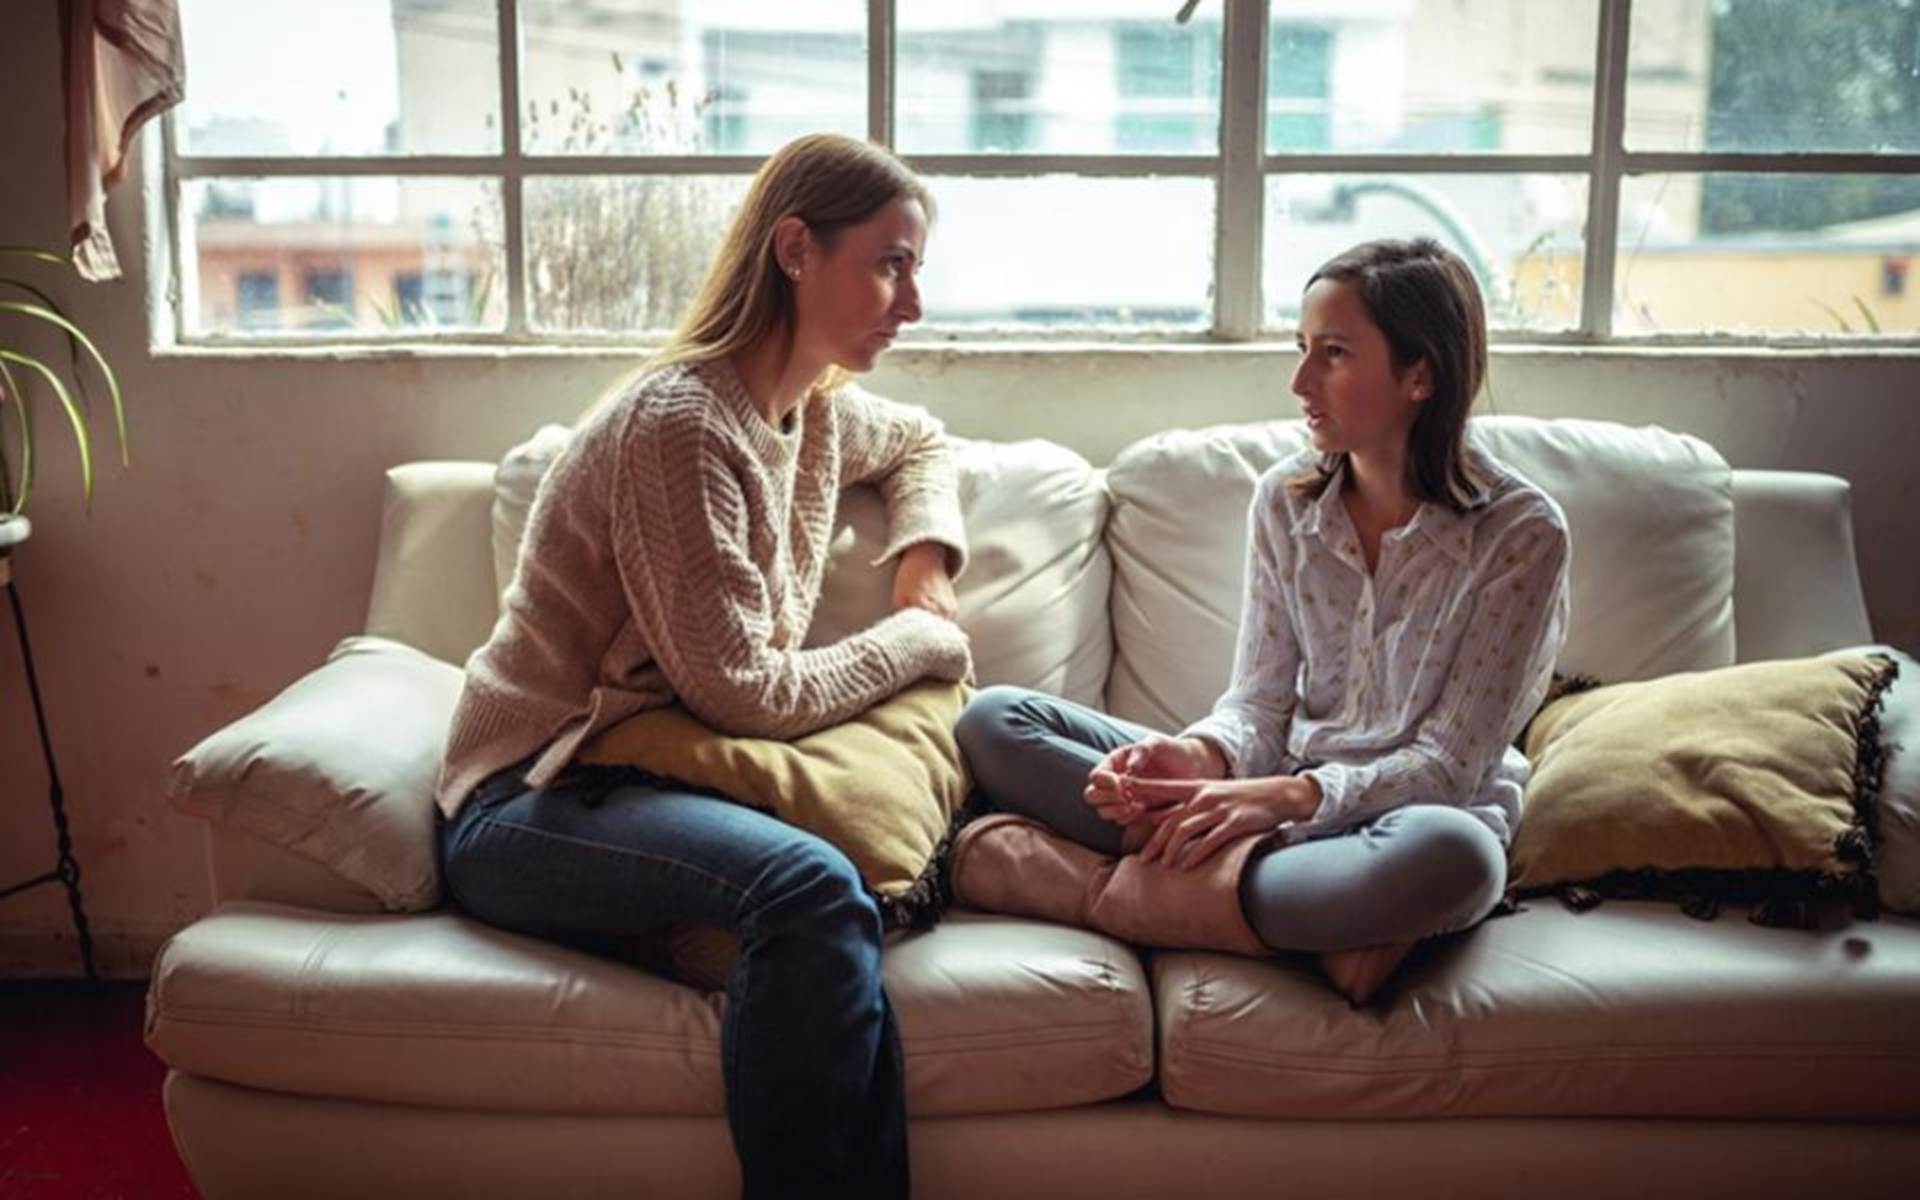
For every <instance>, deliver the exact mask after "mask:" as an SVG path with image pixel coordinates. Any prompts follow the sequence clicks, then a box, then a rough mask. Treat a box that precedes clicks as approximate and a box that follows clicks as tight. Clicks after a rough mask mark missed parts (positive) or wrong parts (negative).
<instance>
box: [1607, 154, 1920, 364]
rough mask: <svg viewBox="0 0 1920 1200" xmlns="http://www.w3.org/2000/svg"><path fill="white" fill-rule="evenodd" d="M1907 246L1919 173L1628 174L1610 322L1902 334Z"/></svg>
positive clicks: (1632, 326)
mask: <svg viewBox="0 0 1920 1200" xmlns="http://www.w3.org/2000/svg"><path fill="white" fill-rule="evenodd" d="M1864 214H1874V215H1864ZM1916 254H1920V176H1913V175H1734V174H1726V175H1705V176H1702V175H1646V176H1638V177H1632V178H1628V179H1626V180H1624V181H1623V183H1622V186H1621V191H1620V259H1619V264H1618V266H1617V267H1616V268H1615V281H1616V285H1617V289H1618V290H1617V293H1616V296H1617V299H1616V303H1615V305H1614V329H1615V331H1616V332H1619V333H1674V332H1686V333H1694V332H1700V331H1711V330H1728V331H1745V332H1766V333H1806V334H1863V333H1864V334H1871V333H1900V334H1909V335H1910V334H1912V333H1913V332H1915V331H1916V330H1920V297H1917V296H1916V291H1917V290H1920V281H1915V282H1909V280H1908V272H1909V268H1910V266H1911V265H1912V263H1913V259H1914V257H1915V255H1916Z"/></svg>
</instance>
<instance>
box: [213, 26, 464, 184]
mask: <svg viewBox="0 0 1920 1200" xmlns="http://www.w3.org/2000/svg"><path fill="white" fill-rule="evenodd" d="M497 15H498V7H497V5H496V4H495V3H494V0H335V2H334V3H329V4H313V3H310V2H309V0H184V4H183V6H182V10H181V14H180V26H181V34H182V36H183V38H184V39H185V42H186V54H187V77H188V79H189V80H191V83H190V84H189V85H188V87H187V97H186V100H185V102H184V103H183V104H182V105H181V109H180V121H179V126H178V127H179V129H180V149H181V151H182V152H183V153H187V154H209V155H243V156H248V157H265V156H279V155H291V156H296V157H303V158H305V157H323V156H327V155H367V154H491V153H498V152H499V150H500V66H499V63H500V59H499V48H498V44H499V36H498V34H497V32H496V19H497Z"/></svg>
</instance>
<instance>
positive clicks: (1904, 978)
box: [148, 418, 1920, 1200]
mask: <svg viewBox="0 0 1920 1200" xmlns="http://www.w3.org/2000/svg"><path fill="white" fill-rule="evenodd" d="M1476 436H1478V437H1481V438H1483V439H1484V440H1485V442H1486V444H1487V445H1488V447H1489V448H1490V449H1492V450H1493V451H1494V452H1495V453H1496V454H1499V455H1501V456H1502V457H1504V458H1506V459H1507V460H1508V461H1509V462H1512V463H1513V464H1515V465H1516V466H1517V467H1519V468H1520V469H1521V470H1522V471H1523V472H1524V473H1526V474H1528V475H1529V476H1530V477H1532V478H1534V479H1535V480H1536V481H1538V482H1539V483H1541V484H1542V486H1544V487H1546V488H1547V489H1548V490H1549V491H1550V492H1552V493H1554V494H1555V495H1556V496H1557V497H1558V498H1559V499H1560V500H1561V502H1562V504H1563V505H1564V506H1565V508H1566V509H1567V512H1568V514H1569V517H1570V520H1571V522H1572V526H1573V536H1574V545H1575V567H1574V593H1575V594H1574V607H1573V611H1574V618H1573V633H1572V638H1571V640H1570V642H1569V644H1568V646H1567V650H1566V654H1565V656H1564V657H1563V660H1562V664H1561V665H1562V667H1563V669H1566V670H1570V671H1581V672H1586V673H1591V674H1594V675H1598V676H1600V677H1602V678H1605V679H1608V680H1619V679H1627V678H1638V677H1647V676H1652V675H1657V674H1661V673H1664V672H1667V671H1673V670H1681V669H1689V668H1696V667H1706V666H1714V665H1724V664H1726V663H1730V662H1732V661H1735V660H1736V659H1737V660H1743V661H1744V660H1752V659H1759V658H1768V657H1780V656H1789V655H1797V654H1803V653H1811V652H1816V651H1822V650H1826V649H1830V648H1834V647H1838V646H1843V645H1849V644H1854V643H1860V642H1864V641H1866V640H1868V635H1869V631H1868V628H1867V622H1866V615H1865V610H1864V606H1863V603H1862V600H1861V594H1860V589H1859V584H1858V580H1857V576H1856V572H1855V566H1854V558H1853V546H1852V540H1851V537H1852V535H1851V532H1850V525H1849V520H1848V508H1847V496H1848V493H1847V486H1846V484H1845V483H1844V482H1842V481H1841V480H1838V479H1834V478H1830V477H1824V476H1812V475H1802V474H1785V473H1772V472H1758V471H1732V470H1729V469H1728V467H1727V466H1726V464H1725V463H1724V462H1723V461H1722V460H1721V459H1720V458H1719V456H1718V455H1717V454H1716V453H1715V452H1714V451H1713V450H1712V449H1711V448H1709V447H1708V446H1706V445H1705V444H1704V443H1702V442H1699V441H1696V440H1693V439H1691V438H1684V437H1678V436H1675V435H1671V434H1667V433H1664V432H1661V431H1657V430H1629V429H1625V428H1622V427H1619V426H1611V425H1604V424H1599V423H1590V422H1573V421H1556V422H1537V421H1529V420H1525V419H1518V418H1506V419H1502V418H1495V419H1490V420H1486V421H1483V422H1480V423H1479V424H1478V431H1477V433H1476ZM1299 438H1300V431H1299V429H1298V427H1297V425H1295V424H1292V423H1275V424H1269V425H1257V426H1240V427H1232V428H1222V429H1214V430H1204V431H1190V432H1177V433H1168V434H1163V435H1160V436H1157V437H1154V438H1151V439H1148V440H1147V441H1145V442H1142V443H1140V444H1138V445H1136V446H1134V447H1132V448H1130V449H1129V450H1127V451H1126V452H1125V453H1123V454H1121V455H1119V456H1117V458H1116V459H1115V461H1114V462H1113V463H1112V464H1111V466H1110V467H1109V468H1107V469H1105V470H1095V469H1093V468H1091V467H1089V466H1088V465H1087V464H1086V463H1085V462H1084V461H1082V460H1081V459H1079V458H1078V457H1077V456H1076V455H1073V454H1071V453H1070V452H1067V451H1064V450H1062V449H1060V448H1058V447H1053V446H1049V445H1046V444H1043V443H1031V442H1029V443H1018V444H1011V445H993V444H987V443H965V444H963V446H962V451H961V459H962V468H963V476H964V500H965V503H966V506H967V516H968V524H969V529H970V533H971V537H972V538H973V542H974V560H973V566H972V568H971V569H970V571H969V573H968V575H967V576H966V578H965V579H964V580H963V581H962V583H963V586H962V588H961V592H962V595H961V602H962V619H963V621H964V622H965V624H966V625H967V626H968V628H969V629H970V631H971V632H972V635H973V638H974V641H975V645H976V649H977V657H978V667H979V673H980V676H981V679H982V681H983V682H987V683H993V682H1016V683H1023V684H1028V685H1032V686H1038V687H1044V688H1049V689H1051V690H1053V691H1056V692H1061V693H1064V694H1067V695H1070V696H1074V697H1076V698H1079V699H1083V700H1088V701H1092V702H1096V703H1099V702H1102V701H1104V702H1105V703H1106V704H1107V705H1108V706H1109V707H1110V708H1111V709H1113V710H1115V711H1117V712H1119V713H1121V714H1122V715H1125V716H1128V717H1132V718H1136V719H1139V720H1143V721H1147V722H1149V723H1152V724H1155V725H1159V726H1162V727H1168V726H1174V725H1177V724H1179V723H1180V722H1183V721H1185V720H1186V719H1188V718H1190V717H1192V716H1193V715H1195V714H1196V713H1198V712H1200V711H1202V710H1203V709H1204V708H1205V707H1206V706H1207V705H1208V704H1209V703H1210V701H1211V700H1212V698H1213V695H1214V693H1215V691H1216V690H1217V689H1218V687H1219V686H1220V684H1221V682H1222V680H1223V679H1224V677H1225V673H1226V670H1227V666H1228V663H1229V661H1230V658H1231V638H1232V634H1233V627H1234V621H1235V615H1236V609H1237V606H1238V602H1239V579H1240V574H1241V561H1240V553H1241V551H1240V547H1241V544H1242V536H1243V529H1244V513H1245V505H1246V503H1247V498H1248V496H1249V495H1250V490H1251V487H1252V483H1253V480H1254V478H1255V477H1256V476H1257V474H1258V473H1259V471H1260V470H1261V469H1263V468H1264V467H1265V466H1266V465H1267V464H1269V463H1271V462H1273V461H1274V460H1275V459H1276V458H1278V457H1279V456H1281V455H1282V454H1284V453H1286V452H1288V451H1289V450H1290V449H1291V448H1293V447H1295V446H1298V445H1299V444H1300V441H1299ZM525 465H526V464H525V463H524V462H521V463H520V468H522V471H521V473H522V474H523V475H525V474H527V472H526V471H525V470H524V468H525ZM510 466H511V464H510ZM536 467H537V463H536ZM512 474H513V471H512V470H508V471H505V472H503V475H507V476H510V475H512ZM534 474H535V475H537V470H536V471H535V472H534ZM494 476H495V470H494V466H493V465H492V464H483V463H419V464H412V465H408V466H404V467H399V468H396V469H395V470H393V471H392V472H390V474H389V477H388V481H387V489H388V491H387V501H386V511H385V518H384V521H385V523H384V528H383V531H382V545H381V552H380V559H379V563H378V567H377V572H376V578H375V583H374V586H373V595H372V602H371V608H370V612H369V616H368V621H367V634H368V635H370V636H371V637H372V638H386V639H393V640H396V641H399V642H404V643H407V644H410V645H412V646H414V647H417V648H419V649H421V650H424V651H426V652H427V653H429V654H431V655H433V656H435V657H437V658H439V659H443V660H445V661H446V662H449V663H457V662H459V661H461V659H462V658H463V657H464V656H465V654H466V653H467V652H468V651H469V650H470V649H472V648H473V647H474V646H475V645H476V644H477V643H479V642H480V641H481V640H482V638H483V637H484V636H485V635H486V632H487V630H488V628H489V627H490V625H491V623H492V620H493V616H494V603H495V602H494V597H495V596H496V595H497V587H498V585H499V582H500V580H499V578H498V575H499V572H500V571H501V569H502V566H501V565H500V564H501V563H510V562H511V545H510V538H511V531H512V528H513V522H514V520H515V513H514V508H515V505H516V504H520V503H524V499H525V487H526V484H525V482H524V480H523V482H522V485H521V486H520V490H519V492H518V494H517V498H516V496H514V495H503V496H501V497H498V498H496V497H495V495H494ZM510 490H511V489H510ZM846 517H847V526H846V528H845V530H844V533H843V536H842V538H841V539H840V541H839V543H837V545H836V563H837V564H838V565H836V567H835V570H834V574H833V579H832V582H831V583H830V585H829V594H828V596H827V600H826V603H825V605H824V607H823V612H822V616H821V624H820V628H819V629H818V630H816V633H817V634H818V635H819V636H823V637H824V636H831V635H832V634H833V633H834V631H836V630H838V629H841V628H845V627H847V626H850V625H853V624H858V623H859V622H861V621H863V620H865V619H867V618H868V617H870V616H871V615H872V614H873V613H874V612H875V611H877V609H878V606H880V605H883V604H884V603H885V588H884V580H883V578H882V577H880V576H878V575H876V574H875V573H873V572H871V571H867V570H864V569H862V568H861V567H860V566H859V565H858V564H859V563H860V562H862V561H864V559H865V557H867V555H866V553H865V550H866V549H867V548H870V547H871V546H872V545H873V544H874V539H875V538H876V536H877V532H878V528H879V518H878V512H877V509H876V508H875V506H874V502H873V500H872V498H871V497H856V498H854V499H852V500H851V501H850V503H849V505H848V506H847V509H846ZM497 538H505V539H508V544H506V545H504V546H502V547H496V546H495V541H496V539H497ZM496 549H498V550H499V551H500V553H499V554H498V555H496V553H495V551H496ZM496 558H498V559H499V562H498V563H497V562H496ZM420 803H422V804H424V803H425V799H424V797H423V798H421V801H420ZM423 811H424V810H423ZM209 839H210V847H211V861H212V870H213V876H214V886H215V890H216V893H217V896H218V899H219V905H218V907H217V908H216V910H215V911H214V912H213V913H211V914H210V915H209V916H207V917H205V918H204V919H202V920H201V921H199V922H197V923H196V924H194V925H193V926H191V927H190V928H188V929H186V930H184V931H183V932H181V933H180V934H179V935H178V936H177V937H176V938H174V939H173V941H172V942H171V943H170V944H169V945H168V946H167V948H166V949H165V951H164V953H163V954H162V955H161V957H160V959H159V961H158V963H157V966H156V968H155V971H154V976H153V983H152V989H151V995H150V1001H149V1008H150V1016H149V1025H148V1038H149V1041H150V1044H151V1045H152V1047H153V1049H154V1050H155V1052H156V1053H158V1054H159V1055H160V1056H161V1057H162V1058H164V1059H165V1060H166V1062H167V1063H168V1065H169V1066H170V1068H171V1073H170V1075H169V1077H168V1081H167V1085H166V1107H167V1113H168V1119H169V1121H170V1122H171V1124H172V1128H173V1130H174V1135H175V1138H176V1139H177V1141H178V1143H179V1146H180V1149H181V1151H182V1153H183V1155H184V1157H185V1158H186V1161H187V1163H188V1164H189V1166H190V1167H191V1169H192V1172H193V1175H194V1178H195V1180H196V1181H197V1182H198V1184H199V1186H200V1187H201V1189H202V1190H203V1191H204V1192H205V1194H206V1195H208V1196H209V1197H212V1198H214V1200H225V1198H228V1197H249V1196H260V1197H301V1196H313V1197H342V1196H409V1197H427V1196H448V1197H461V1198H463V1200H475V1198H479V1197H491V1196H542V1197H544V1196H554V1197H589V1196H671V1197H707V1196H725V1195H729V1194H732V1192H733V1191H734V1189H735V1188H736V1186H737V1183H736V1174H735V1168H734V1164H733V1159H732V1156H731V1153H730V1150H729V1146H728V1141H727V1134H726V1129H725V1125H724V1122H723V1119H722V1115H721V1113H722V1100H721V1086H720V1078H719V1059H718V1047H717V1038H718V1032H719V1010H718V1006H719V1004H720V1000H719V998H718V997H716V996H710V995H702V994H698V993H696V992H694V991H691V990H689V989H687V988H685V987H682V986H679V985H677V984H675V983H672V982H668V981H667V980H664V979H661V978H657V977H654V976H651V975H649V974H647V973H645V972H643V971H641V970H639V969H636V968H633V967H629V966H625V965H621V964H619V963H616V962H612V961H605V960H600V959H595V958H592V957H588V956H585V955H582V954H579V953H575V952H572V951H569V950H564V949H559V948H556V947H554V946H551V945H547V944H543V943H541V942H537V941H533V940H529V939H527V938H522V937H517V936H513V935H509V934H506V933H501V932H498V931H495V930H493V929H490V928H487V927H486V926H483V925H480V924H477V923H475V922H473V921H470V920H467V919H465V918H463V917H461V916H458V915H455V914H454V913H451V912H448V911H444V910H429V911H424V912H418V913H392V912H386V911H382V909H383V903H382V900H381V899H380V898H378V897H376V895H375V894H374V893H372V892H370V891H369V890H367V889H366V888H365V887H362V886H359V885H357V884H355V883H354V882H352V881H351V880H349V879H347V878H344V877H343V876H342V875H341V874H339V873H338V872H336V871H334V870H331V869H329V868H327V867H324V866H322V865H319V864H317V863H316V862H314V861H311V860H310V859H309V858H307V857H303V856H301V855H300V854H296V853H291V852H289V851H288V850H286V849H283V848H279V847H275V846H271V845H269V844H267V843H266V842H264V841H262V840H260V839H259V838H256V837H253V836H250V835H249V834H247V833H246V832H243V831H241V830H240V829H238V828H236V827H235V826H233V825H232V824H216V825H212V826H210V827H209ZM388 906H391V897H389V898H388ZM886 975H887V986H888V990H889V992H890V994H891V996H892V998H893V1001H894V1004H895V1005H896V1007H897V1009H898V1012H899V1017H900V1024H901V1028H902V1032H903V1036H904V1039H905V1045H906V1052H907V1062H908V1103H909V1106H910V1110H911V1113H912V1116H913V1132H912V1138H913V1177H914V1181H915V1195H917V1196H923V1197H994V1196H1049V1197H1088V1198H1093V1197H1100V1198H1102V1200H1114V1198H1116V1197H1133V1196H1176V1195H1180V1196H1195V1197H1199V1196H1205V1197H1208V1198H1209V1200H1212V1198H1224V1197H1234V1196H1273V1195H1312V1196H1322V1195H1341V1196H1344V1195H1370V1194H1396V1195H1398V1194H1415V1195H1421V1196H1440V1195H1474V1196H1487V1195H1526V1196H1530V1197H1533V1196H1542V1195H1547V1196H1554V1197H1567V1196H1581V1195H1594V1196H1602V1195H1605V1196H1613V1195H1625V1194H1659V1195H1676V1196H1677V1195H1687V1196H1696V1195H1743V1196H1746V1195H1751V1196H1774V1195H1789V1194H1802V1195H1805V1194H1814V1193H1823V1194H1832V1195H1835V1196H1845V1197H1848V1198H1849V1200H1854V1198H1857V1197H1862V1196H1872V1195H1886V1196H1892V1195H1896V1194H1899V1195H1913V1194H1916V1193H1915V1191H1914V1190H1913V1189H1914V1188H1915V1186H1916V1185H1915V1183H1914V1181H1915V1180H1920V1125H1917V1124H1915V1122H1916V1120H1920V922H1917V921H1915V920H1913V919H1910V918H1900V917H1892V916H1889V917H1886V918H1883V919H1882V920H1880V921H1878V922H1876V923H1865V924H1854V925H1852V926H1850V927H1845V928H1840V929H1836V930H1831V931H1828V932H1820V933H1803V932H1798V931H1788V930H1778V929H1765V928H1759V927H1756V926H1753V925H1750V924H1748V923H1747V922H1745V921H1744V920H1742V919H1741V917H1740V915H1739V914H1738V913H1734V912H1730V913H1728V914H1726V915H1723V916H1722V917H1721V918H1720V919H1719V920H1718V921H1715V922H1711V923H1703V922H1698V921H1694V920H1690V919H1688V918H1686V917H1684V916H1682V915H1681V914H1680V913H1679V912H1678V911H1677V910H1676V909H1674V908H1671V907H1667V906H1662V905H1656V904H1646V903H1621V902H1613V903H1608V904H1606V905H1604V906H1602V907H1601V908H1599V909H1598V910H1595V911H1593V912H1591V913H1587V914H1584V915H1575V914H1573V913H1570V912H1568V911H1566V910H1565V909H1563V908H1562V907H1561V906H1560V905H1559V904H1558V903H1555V902H1552V901H1545V902H1534V903H1531V904H1530V905H1529V906H1528V907H1527V908H1526V910H1525V911H1523V912H1521V913H1520V914H1518V915H1515V916H1511V917H1506V918H1501V919H1496V920H1493V921H1490V922H1488V923H1486V924H1484V925H1483V926H1481V927H1480V928H1478V929H1476V930H1473V931H1471V932H1470V933H1468V934H1465V935H1462V936H1458V937H1454V938H1450V939H1445V940H1442V941H1437V942H1432V943H1428V944H1426V945H1424V946H1423V947H1421V948H1419V949H1418V950H1416V952H1415V954H1414V955H1413V956H1412V958H1410V960H1409V961H1408V963H1407V964H1406V966H1405V967H1404V969H1403V971H1402V973H1401V975H1400V976H1399V978H1398V980H1397V983H1396V984H1395V985H1394V986H1393V988H1392V989H1391V991H1390V992H1389V994H1388V995H1387V996H1386V998H1385V999H1384V1001H1382V1002H1381V1003H1379V1004H1378V1005H1377V1006H1376V1007H1374V1008H1371V1009H1367V1010H1361V1011H1355V1010H1352V1009H1350V1008H1349V1007H1348V1006H1347V1005H1346V1003H1345V1002H1344V1001H1343V1000H1342V999H1341V998H1340V997H1338V996H1337V995H1336V994H1335V993H1334V992H1332V991H1331V990H1330V989H1328V988H1327V987H1326V986H1324V985H1323V984H1322V983H1321V982H1320V981H1319V979H1318V977H1317V976H1316V974H1315V971H1314V970H1313V968H1312V967H1311V965H1310V964H1309V963H1308V962H1306V961H1304V960H1303V961H1293V960H1290V959H1285V958H1274V959H1270V960H1265V961H1253V960H1247V959H1241V958H1235V957H1231V956H1225V955H1215V954H1201V953H1160V954H1144V953H1140V952H1136V951H1135V950H1133V949H1131V948H1129V947H1128V946H1126V945H1123V944H1120V943H1118V942H1115V941H1113V940H1110V939H1108V938H1106V937H1103V936H1101V935H1098V934H1094V933H1089V932H1084V931H1080V930H1074V929H1066V928H1060V927H1054V926H1048V925H1044V924H1038V923H1032V922H1026V921H1020V920H1013V919H1006V918H1001V917H996V916H989V915H984V914H978V913H966V912H955V913H953V914H952V915H951V916H950V917H949V919H948V920H947V921H946V922H945V923H944V924H942V925H941V926H940V927H939V928H937V929H935V930H933V931H931V932H929V933H924V934H917V935H906V936H901V937H899V938H898V940H897V941H896V943H895V944H894V945H892V947H891V949H890V950H889V952H888V955H887V958H886Z"/></svg>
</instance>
